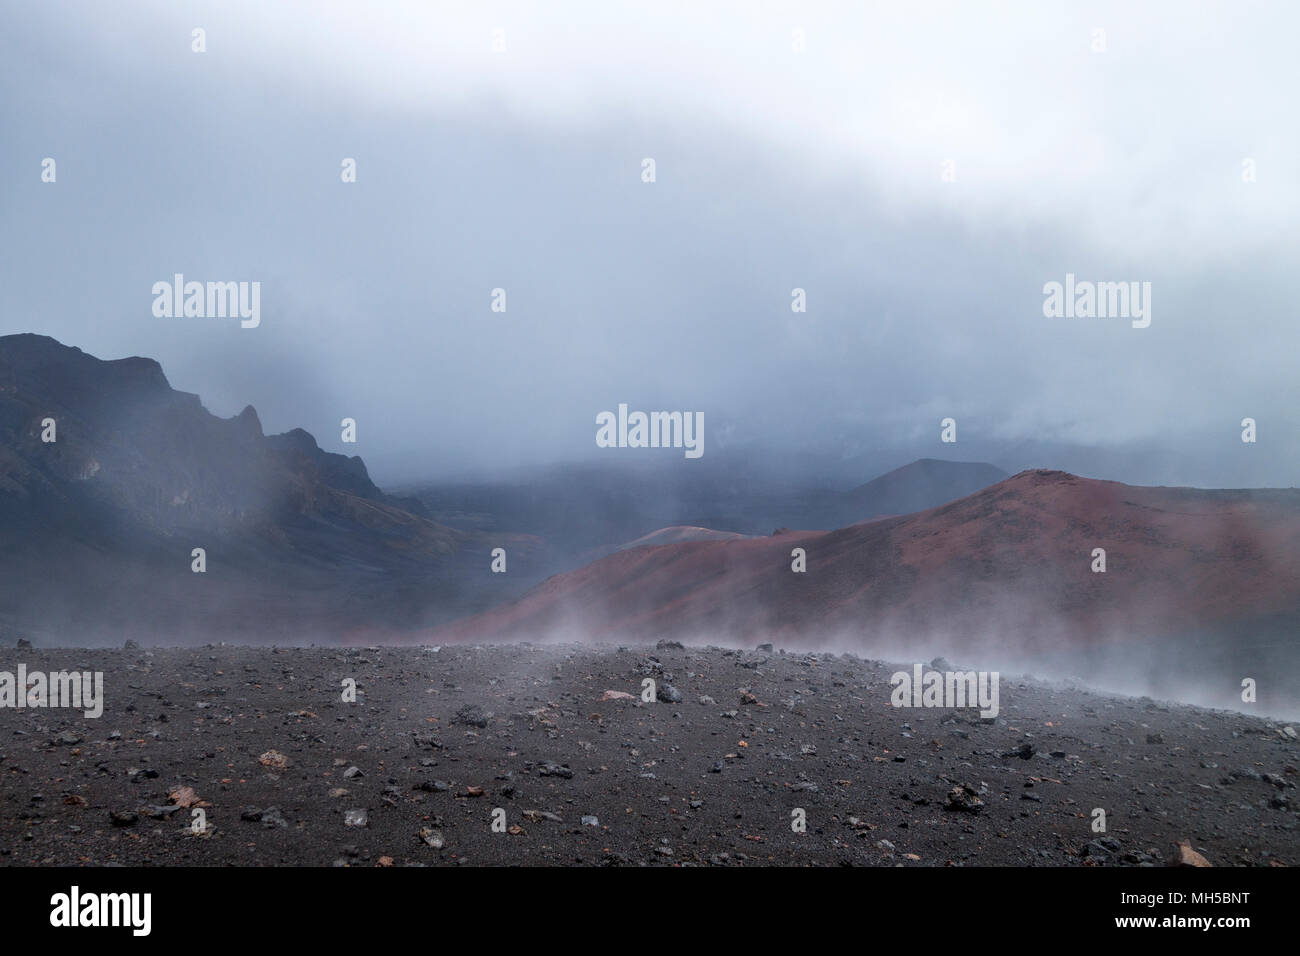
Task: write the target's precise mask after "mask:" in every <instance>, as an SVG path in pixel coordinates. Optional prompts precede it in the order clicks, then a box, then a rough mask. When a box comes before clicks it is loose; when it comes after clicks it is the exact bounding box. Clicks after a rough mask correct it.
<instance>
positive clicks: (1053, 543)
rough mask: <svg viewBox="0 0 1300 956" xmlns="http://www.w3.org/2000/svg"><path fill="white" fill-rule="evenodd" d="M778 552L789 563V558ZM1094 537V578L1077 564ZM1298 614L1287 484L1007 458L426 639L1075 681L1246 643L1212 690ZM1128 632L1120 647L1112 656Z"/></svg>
mask: <svg viewBox="0 0 1300 956" xmlns="http://www.w3.org/2000/svg"><path fill="white" fill-rule="evenodd" d="M795 548H802V549H804V551H805V552H806V555H807V572H806V573H794V572H792V570H791V561H792V558H791V552H792V550H793V549H795ZM1095 548H1103V549H1105V551H1106V570H1105V573H1094V572H1093V571H1092V564H1093V561H1094V558H1093V550H1094V549H1095ZM1298 625H1300V490H1297V489H1286V490H1248V491H1214V490H1199V489H1189V488H1143V487H1134V486H1130V485H1124V484H1120V483H1118V482H1110V481H1097V480H1092V479H1085V478H1079V477H1076V476H1074V475H1070V474H1066V473H1064V472H1054V471H1027V472H1022V473H1021V474H1018V475H1016V476H1014V477H1012V478H1009V479H1007V480H1005V481H1002V482H999V483H997V484H995V485H993V486H992V487H989V488H985V489H983V490H981V491H979V492H976V493H975V494H972V495H968V496H966V497H964V498H960V499H958V500H956V501H953V502H950V503H948V504H945V505H942V506H940V507H937V508H930V509H928V510H925V511H921V512H918V513H914V514H910V515H905V516H901V517H893V518H885V519H881V520H877V521H870V522H865V523H861V524H857V525H853V526H850V527H846V528H842V529H840V530H838V531H832V532H795V533H790V534H780V535H775V536H772V537H767V538H756V539H752V540H746V541H696V542H687V543H682V544H673V545H666V546H663V547H658V548H642V549H636V550H629V551H622V552H619V553H616V554H612V555H610V556H608V557H605V558H602V559H601V560H599V561H596V562H594V563H593V564H591V565H589V566H587V567H584V568H581V569H579V570H576V571H574V572H571V573H569V574H564V575H559V576H557V577H555V578H552V579H550V580H548V581H546V582H545V583H543V584H542V585H540V586H538V587H537V588H534V589H533V590H532V591H531V592H529V593H528V594H527V595H525V596H524V597H523V598H521V599H519V600H518V601H515V602H512V603H510V604H508V605H505V606H503V607H499V608H496V609H494V610H492V611H489V612H487V613H485V614H482V615H479V616H477V617H472V618H469V619H467V620H464V621H458V622H456V623H455V624H452V625H448V626H446V627H443V628H441V629H440V630H439V631H437V632H436V634H435V635H434V639H436V640H440V641H449V640H475V641H482V640H489V639H492V638H500V637H504V636H506V635H510V636H511V637H513V638H515V639H519V638H523V637H528V638H533V639H544V638H546V637H548V636H553V635H554V636H558V635H563V636H565V637H566V639H573V638H574V637H575V636H585V637H589V638H592V639H597V640H617V641H628V640H635V639H638V638H640V639H646V640H649V639H656V640H657V639H662V638H667V637H672V638H677V639H681V640H693V641H696V642H698V643H710V642H728V643H740V644H746V645H752V643H754V642H756V641H758V640H776V641H779V642H784V643H786V644H788V645H792V646H793V645H803V646H814V647H815V646H820V647H827V646H839V647H843V648H845V649H852V650H856V651H858V652H859V653H868V654H871V653H876V654H883V653H894V654H896V655H897V654H902V655H907V654H910V653H916V652H917V651H918V649H924V650H926V651H927V652H934V651H944V652H950V653H952V654H955V655H961V659H963V660H971V659H978V658H980V656H981V655H984V656H988V655H996V656H1002V657H1004V658H1007V657H1014V658H1016V659H1018V660H1021V661H1024V660H1027V659H1029V658H1032V657H1033V656H1035V655H1037V656H1041V657H1054V658H1057V659H1060V660H1065V661H1067V662H1068V666H1069V667H1071V668H1074V670H1073V671H1072V672H1074V673H1079V674H1084V675H1085V676H1086V673H1087V672H1089V671H1090V669H1095V668H1096V667H1098V666H1100V664H1101V662H1102V660H1103V658H1105V660H1106V661H1107V663H1108V665H1115V666H1121V664H1122V665H1123V666H1128V665H1130V664H1133V665H1134V666H1136V664H1135V663H1134V662H1136V661H1137V660H1138V659H1139V658H1140V659H1141V660H1142V661H1143V663H1142V665H1141V666H1150V667H1163V668H1165V669H1166V670H1171V669H1177V668H1180V667H1184V668H1188V667H1194V665H1195V661H1202V662H1205V661H1211V660H1213V661H1218V662H1223V661H1229V662H1231V661H1234V660H1238V658H1239V657H1240V655H1239V654H1238V652H1240V651H1244V650H1246V649H1248V648H1249V649H1250V650H1251V653H1252V654H1253V655H1254V656H1251V657H1250V658H1249V660H1250V661H1251V663H1250V666H1251V667H1252V670H1250V671H1241V670H1238V669H1233V668H1235V667H1237V665H1236V664H1230V665H1225V666H1227V667H1228V669H1227V671H1226V673H1221V674H1220V675H1219V679H1220V680H1221V681H1227V682H1228V683H1227V685H1226V686H1228V687H1229V688H1232V687H1237V686H1239V681H1240V679H1241V677H1243V676H1252V675H1253V674H1254V673H1257V672H1261V671H1262V672H1266V673H1269V674H1270V677H1272V678H1273V680H1274V682H1275V683H1276V682H1277V681H1278V680H1279V679H1280V678H1279V676H1278V675H1279V674H1281V673H1283V671H1282V670H1278V668H1285V672H1286V673H1288V674H1290V675H1291V677H1296V676H1300V675H1297V674H1296V673H1295V672H1296V669H1297V663H1298V662H1300V655H1297V654H1296V653H1295V650H1296V644H1297V638H1296V636H1295V635H1296V633H1297V626H1298ZM1138 644H1141V645H1142V646H1143V648H1144V650H1143V651H1142V653H1141V654H1140V655H1137V654H1136V652H1135V656H1133V657H1132V658H1131V659H1129V660H1128V661H1127V662H1125V661H1124V655H1123V654H1120V656H1119V657H1118V658H1117V657H1115V651H1116V649H1117V648H1118V649H1120V650H1124V649H1126V648H1127V649H1130V650H1131V649H1132V648H1134V647H1136V646H1137V645H1138ZM1270 648H1271V650H1270ZM1256 651H1257V652H1258V653H1255V652H1256ZM1117 661H1119V662H1120V663H1117ZM1216 666H1218V665H1216ZM1242 666H1245V665H1242ZM1292 684H1293V686H1295V684H1294V681H1293V682H1292Z"/></svg>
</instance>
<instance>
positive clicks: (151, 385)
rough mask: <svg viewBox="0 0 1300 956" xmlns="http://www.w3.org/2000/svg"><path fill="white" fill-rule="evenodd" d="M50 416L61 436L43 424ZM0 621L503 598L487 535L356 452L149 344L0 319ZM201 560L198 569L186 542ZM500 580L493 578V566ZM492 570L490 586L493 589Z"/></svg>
mask: <svg viewBox="0 0 1300 956" xmlns="http://www.w3.org/2000/svg"><path fill="white" fill-rule="evenodd" d="M47 419H52V420H53V421H54V423H55V424H54V427H55V437H56V440H55V441H54V442H45V441H42V434H43V432H44V431H45V428H44V426H43V425H42V422H44V421H45V420H47ZM0 546H2V550H0V573H3V574H4V575H5V580H6V582H7V586H6V588H5V591H4V595H3V599H2V601H3V603H0V625H3V626H4V627H5V628H7V629H8V630H7V631H6V632H7V633H19V632H30V633H32V634H33V635H35V636H36V637H37V638H38V639H43V640H49V641H58V642H61V643H66V644H78V643H84V642H89V643H100V642H108V641H117V640H119V639H121V638H122V637H141V636H143V637H145V638H146V639H148V640H150V641H153V642H162V643H167V642H171V643H184V642H185V641H186V640H187V639H191V638H192V639H209V638H213V637H217V638H220V637H222V636H229V637H230V638H231V639H240V640H252V641H256V640H275V639H279V640H288V639H294V640H304V639H305V640H310V639H311V638H312V637H313V636H315V635H318V634H319V635H321V636H322V637H337V636H339V635H345V634H348V633H352V632H354V631H360V630H365V631H368V632H377V633H382V632H383V631H384V630H385V629H388V628H395V629H404V628H409V627H415V626H420V625H428V624H431V623H435V622H437V621H438V620H441V619H444V618H446V617H447V616H451V615H454V614H456V613H463V612H464V611H465V610H469V609H473V608H476V607H483V606H486V603H487V602H488V601H490V600H492V599H494V598H495V597H499V596H500V593H501V588H502V586H503V585H504V582H501V578H504V577H505V576H494V577H496V578H497V581H489V572H488V565H489V558H488V556H487V552H488V550H489V549H490V548H491V547H493V546H509V547H510V549H511V550H512V551H513V552H514V555H513V556H514V557H515V558H516V559H518V560H520V561H525V560H526V555H527V554H528V552H529V551H531V550H533V549H534V548H535V546H536V542H535V541H533V540H532V539H528V538H526V537H522V536H509V535H493V536H492V539H491V540H488V539H485V538H483V537H482V536H480V535H476V534H473V533H470V532H465V531H457V530H454V529H451V528H448V527H445V526H443V525H440V524H438V523H436V522H434V521H432V520H430V519H429V518H428V517H426V516H425V514H424V508H423V506H422V505H420V504H419V503H418V502H416V501H414V500H408V499H399V498H394V497H391V496H389V495H386V494H384V493H383V492H382V491H380V489H379V488H377V487H376V486H375V485H374V483H373V482H372V481H371V480H370V476H369V474H368V473H367V471H366V467H365V464H364V463H363V462H362V460H361V459H360V458H358V457H351V458H349V457H347V456H344V455H338V454H333V453H330V452H326V451H323V450H322V449H321V448H320V447H319V446H318V445H317V444H316V441H315V439H314V438H313V437H312V436H311V435H310V434H308V433H307V432H305V431H303V430H301V429H294V430H293V431H290V432H288V433H285V434H282V435H271V436H267V435H264V434H263V433H262V426H261V423H260V421H259V420H258V416H257V412H256V411H254V409H253V408H252V407H251V406H250V407H247V408H245V409H244V411H243V412H241V413H240V414H239V415H237V416H235V417H234V418H230V419H222V418H218V417H216V416H214V415H212V414H211V413H209V412H208V411H207V410H206V409H204V408H203V406H202V405H201V404H200V402H199V398H198V396H197V395H192V394H188V393H185V392H178V391H175V390H174V389H172V388H171V386H170V385H169V384H168V382H167V378H166V376H165V375H164V374H163V370H162V368H161V367H160V366H159V364H158V363H157V362H155V361H153V360H152V359H147V358H126V359H119V360H115V361H103V360H100V359H98V358H95V357H93V356H90V355H87V354H85V353H84V352H82V351H81V350H79V349H76V348H70V347H68V346H65V345H62V344H60V343H59V342H57V341H55V340H54V339H51V338H48V337H45V336H38V335H10V336H4V337H0ZM196 547H201V548H204V549H205V550H206V561H207V570H206V572H205V573H203V574H196V573H194V572H193V571H192V570H191V560H192V559H191V550H192V549H193V548H196ZM498 582H500V583H498ZM494 586H495V590H494Z"/></svg>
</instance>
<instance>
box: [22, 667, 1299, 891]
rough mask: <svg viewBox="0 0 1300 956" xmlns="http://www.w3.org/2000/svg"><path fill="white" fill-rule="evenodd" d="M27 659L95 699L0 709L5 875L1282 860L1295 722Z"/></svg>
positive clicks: (814, 690)
mask: <svg viewBox="0 0 1300 956" xmlns="http://www.w3.org/2000/svg"><path fill="white" fill-rule="evenodd" d="M20 653H21V655H22V660H23V661H24V662H25V663H26V664H27V666H28V667H29V668H30V669H38V668H43V669H45V670H49V671H57V670H64V669H73V668H75V669H78V670H101V671H103V672H104V674H105V681H104V686H105V698H106V702H105V708H104V713H103V716H102V717H100V718H99V719H96V720H87V719H85V718H83V717H82V716H81V714H80V713H74V712H69V711H64V710H32V709H24V710H6V711H4V712H2V713H0V734H2V735H3V736H2V739H3V753H0V779H2V780H3V783H2V784H0V801H2V802H3V812H0V848H3V849H0V853H2V854H3V859H4V861H5V862H7V863H9V864H65V865H115V864H147V865H223V864H242V865H283V864H308V865H338V866H343V865H348V866H406V865H417V866H418V865H456V864H470V865H474V864H484V865H493V864H494V865H541V864H586V865H631V866H673V865H711V866H755V865H772V864H780V865H795V866H803V865H813V866H821V865H826V866H830V865H841V864H855V865H870V866H896V865H901V866H961V865H972V864H1009V865H1019V866H1038V865H1047V866H1062V865H1066V866H1149V865H1165V864H1166V863H1168V862H1171V861H1179V862H1182V863H1184V864H1192V865H1205V863H1209V864H1211V865H1215V866H1225V865H1228V866H1231V865H1244V866H1283V865H1294V864H1295V863H1297V862H1298V861H1300V829H1297V816H1296V806H1297V803H1296V799H1297V797H1296V781H1297V772H1296V766H1297V763H1300V758H1298V754H1297V740H1296V730H1295V728H1294V727H1292V726H1290V725H1289V724H1286V723H1283V722H1279V721H1273V720H1268V719H1262V718H1257V717H1250V716H1244V715H1242V714H1240V713H1234V712H1230V711H1218V710H1207V709H1199V708H1194V707H1186V706H1179V705H1175V704H1169V703H1162V702H1159V701H1156V700H1152V699H1148V698H1121V697H1110V696H1104V695H1100V694H1097V693H1093V692H1090V691H1088V690H1085V689H1081V688H1077V687H1069V686H1065V685H1052V684H1046V683H1041V682H1038V681H1035V680H1032V679H1022V678H1020V677H1017V676H1013V675H1005V674H1004V675H1002V679H1001V694H1000V713H999V714H998V716H997V717H996V718H990V719H982V718H981V717H979V716H978V713H977V712H976V711H975V710H971V709H933V708H918V709H911V708H905V707H899V708H895V707H893V706H891V703H890V690H891V685H890V675H891V674H892V673H893V672H894V671H896V670H899V669H903V670H909V669H910V665H901V666H900V665H894V664H889V663H884V662H879V661H871V660H864V659H860V658H858V657H854V656H851V655H838V656H837V655H834V654H817V653H802V652H800V653H790V652H785V651H783V650H781V649H779V648H778V649H769V648H767V647H766V646H765V647H764V648H763V649H761V650H755V649H752V648H751V649H732V648H719V647H682V646H680V645H678V644H676V643H675V642H671V643H662V644H660V645H658V646H656V645H646V646H636V647H618V646H615V645H609V646H576V645H537V644H514V645H503V646H493V645H466V646H441V647H439V646H436V645H429V646H420V647H405V648H393V647H375V646H371V647H365V648H349V649H337V648H319V647H315V648H313V647H295V648H245V647H231V646H224V645H214V646H207V647H197V648H186V649H164V648H155V649H138V648H130V649H126V650H84V649H77V650H58V649H35V650H27V649H25V650H23V651H22V652H20ZM934 663H935V664H938V665H940V667H944V668H946V667H948V666H949V665H947V664H946V662H942V661H936V662H934ZM14 666H15V658H14V652H13V651H12V650H7V651H5V652H4V657H3V659H2V660H0V668H8V669H13V667H14ZM349 678H350V679H352V680H354V681H355V682H356V688H357V694H356V700H355V702H344V699H343V698H344V693H343V688H344V686H345V684H344V682H345V680H347V679H349ZM647 679H650V680H652V681H654V685H655V688H656V699H655V701H654V702H653V703H650V702H646V701H644V700H643V699H642V690H643V688H644V686H645V684H644V683H643V682H644V681H646V680H647ZM1098 808H1100V809H1101V810H1104V812H1105V816H1106V824H1107V825H1106V830H1105V832H1104V833H1103V832H1094V830H1093V821H1094V819H1095V811H1096V810H1097V809H1098ZM498 809H499V810H501V811H504V817H502V816H501V815H500V814H496V818H497V819H498V820H499V821H500V823H499V826H498V827H497V829H496V830H495V831H494V828H493V822H494V811H495V810H498ZM195 810H201V811H202V814H201V815H196V814H195ZM799 810H802V811H803V814H804V818H805V819H806V830H805V831H804V832H796V830H795V829H794V828H793V827H792V822H793V821H794V820H795V817H796V815H797V811H799ZM200 817H201V818H202V822H203V824H204V825H203V826H201V827H198V828H196V827H195V820H196V819H198V818H200Z"/></svg>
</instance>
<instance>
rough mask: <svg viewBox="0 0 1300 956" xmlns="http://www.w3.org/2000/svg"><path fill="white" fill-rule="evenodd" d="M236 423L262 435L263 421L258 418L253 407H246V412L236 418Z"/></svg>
mask: <svg viewBox="0 0 1300 956" xmlns="http://www.w3.org/2000/svg"><path fill="white" fill-rule="evenodd" d="M235 421H236V422H237V423H238V424H239V425H241V426H243V427H244V428H247V429H249V430H251V431H255V432H256V433H257V434H258V435H261V434H262V420H261V419H260V418H258V417H257V409H256V408H254V407H253V406H252V405H245V406H244V410H243V411H242V412H240V413H239V414H238V415H236V416H235Z"/></svg>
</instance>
